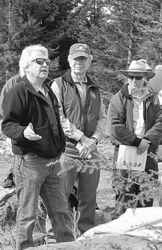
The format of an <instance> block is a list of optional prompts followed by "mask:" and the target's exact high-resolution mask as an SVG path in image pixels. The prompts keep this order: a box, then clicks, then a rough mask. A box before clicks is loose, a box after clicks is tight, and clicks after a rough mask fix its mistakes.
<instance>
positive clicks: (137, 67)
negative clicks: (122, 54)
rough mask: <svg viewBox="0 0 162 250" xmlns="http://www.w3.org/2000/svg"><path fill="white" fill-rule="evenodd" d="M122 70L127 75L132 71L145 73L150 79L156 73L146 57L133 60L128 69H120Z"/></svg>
mask: <svg viewBox="0 0 162 250" xmlns="http://www.w3.org/2000/svg"><path fill="white" fill-rule="evenodd" d="M120 72H121V73H122V74H123V75H125V76H127V77H128V76H129V74H130V73H144V74H146V77H147V79H148V80H149V79H151V78H153V77H154V76H155V73H154V72H153V70H152V69H151V68H150V66H149V65H148V64H147V63H146V60H144V59H140V60H133V61H132V62H131V63H130V65H129V68H128V69H127V70H120Z"/></svg>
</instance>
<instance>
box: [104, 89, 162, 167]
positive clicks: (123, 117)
mask: <svg viewBox="0 0 162 250" xmlns="http://www.w3.org/2000/svg"><path fill="white" fill-rule="evenodd" d="M108 116H109V117H108V118H109V128H110V135H111V137H112V139H115V140H117V141H118V142H119V144H124V145H130V146H137V147H138V145H139V144H140V142H141V140H142V139H141V138H138V137H137V135H136V134H135V133H134V131H133V100H132V97H131V96H130V95H129V93H128V86H127V85H125V86H124V87H123V88H122V89H121V90H120V91H119V92H118V93H117V94H115V95H114V96H113V97H112V99H111V100H110V104H109V109H108ZM144 120H145V135H144V138H145V139H148V140H149V141H150V142H151V144H150V147H149V151H148V152H149V153H150V152H152V153H156V151H157V149H158V146H159V142H160V139H161V138H162V109H161V108H160V105H159V101H158V98H157V95H155V94H154V93H153V92H150V94H149V95H148V97H147V99H146V100H145V101H144ZM150 167H151V166H149V168H150ZM146 168H148V167H147V166H146Z"/></svg>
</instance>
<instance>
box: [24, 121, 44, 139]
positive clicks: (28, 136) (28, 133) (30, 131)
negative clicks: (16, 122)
mask: <svg viewBox="0 0 162 250" xmlns="http://www.w3.org/2000/svg"><path fill="white" fill-rule="evenodd" d="M24 137H25V138H26V139H28V140H30V141H38V140H40V139H41V138H42V137H41V136H40V135H38V134H36V133H35V132H34V130H33V124H32V123H29V125H28V126H27V127H26V129H25V130H24Z"/></svg>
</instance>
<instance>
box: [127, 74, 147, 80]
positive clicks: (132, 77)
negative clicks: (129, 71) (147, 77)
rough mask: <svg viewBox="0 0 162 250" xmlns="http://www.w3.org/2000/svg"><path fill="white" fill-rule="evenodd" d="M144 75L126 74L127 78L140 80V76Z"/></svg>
mask: <svg viewBox="0 0 162 250" xmlns="http://www.w3.org/2000/svg"><path fill="white" fill-rule="evenodd" d="M143 77H144V76H132V75H128V78H129V79H131V80H133V79H135V80H138V81H139V80H142V78H143Z"/></svg>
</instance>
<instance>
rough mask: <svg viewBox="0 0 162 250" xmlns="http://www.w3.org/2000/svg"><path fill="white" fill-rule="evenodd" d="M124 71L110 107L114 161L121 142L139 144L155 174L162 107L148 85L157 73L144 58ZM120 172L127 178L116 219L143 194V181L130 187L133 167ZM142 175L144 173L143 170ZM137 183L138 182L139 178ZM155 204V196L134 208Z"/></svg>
mask: <svg viewBox="0 0 162 250" xmlns="http://www.w3.org/2000/svg"><path fill="white" fill-rule="evenodd" d="M120 72H121V73H122V74H123V75H125V76H126V77H127V81H126V84H125V86H124V87H123V88H122V89H121V90H119V92H118V93H116V94H115V95H114V96H113V97H112V99H111V100H110V104H109V109H108V121H109V128H110V135H111V137H112V139H113V140H114V139H115V140H114V141H115V154H114V155H115V156H116V157H115V159H114V161H115V162H116V160H117V155H118V149H119V145H121V144H122V145H128V146H135V147H136V148H137V151H138V154H142V153H144V152H146V151H147V154H148V155H147V159H146V165H145V172H146V173H148V174H150V176H151V174H152V171H158V164H157V162H156V161H155V159H154V158H153V157H151V156H150V155H149V154H150V153H153V154H156V151H157V148H158V146H159V143H160V139H161V138H162V109H161V108H160V105H159V102H158V98H157V95H156V94H155V93H154V91H153V89H151V88H150V87H149V86H148V84H147V81H148V79H151V78H153V77H154V75H155V73H154V72H153V71H152V70H151V69H148V65H147V63H146V61H145V60H143V59H141V60H133V61H132V62H131V63H130V65H129V67H128V69H127V70H120ZM131 171H132V170H131ZM131 173H132V172H131ZM116 174H117V178H118V177H119V174H121V176H122V177H124V178H122V180H125V181H124V183H123V186H122V187H121V186H120V190H119V189H118V192H117V195H116V204H115V205H116V206H115V212H114V218H116V217H118V216H119V215H120V214H121V213H123V212H124V211H125V209H126V206H127V205H128V204H126V203H127V202H131V201H132V200H133V199H132V197H133V196H135V195H138V194H139V193H140V185H139V184H135V183H134V184H132V185H130V187H129V188H126V186H127V185H128V182H127V181H126V179H127V178H128V176H129V177H130V171H129V170H119V171H118V170H117V171H116ZM140 174H141V175H142V172H141V173H140ZM140 174H139V175H140ZM154 177H155V178H157V175H156V174H154ZM150 178H151V177H150ZM150 180H151V179H150ZM135 182H136V183H137V182H138V179H137V178H136V181H135ZM142 184H144V182H143V183H142ZM146 198H148V197H146ZM129 205H130V204H129ZM152 205H153V199H152V197H151V198H150V199H145V200H144V203H143V204H141V203H140V202H139V201H136V202H135V203H134V204H133V203H132V206H133V207H141V206H146V207H151V206H152Z"/></svg>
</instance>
